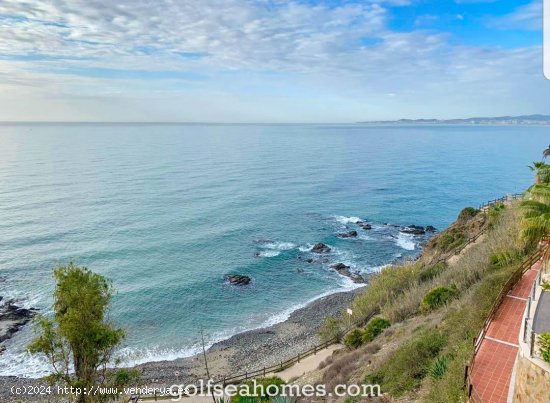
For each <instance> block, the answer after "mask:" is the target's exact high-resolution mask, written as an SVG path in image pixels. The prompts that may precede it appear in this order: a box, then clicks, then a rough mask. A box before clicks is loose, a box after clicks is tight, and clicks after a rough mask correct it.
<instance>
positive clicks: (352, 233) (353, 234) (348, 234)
mask: <svg viewBox="0 0 550 403" xmlns="http://www.w3.org/2000/svg"><path fill="white" fill-rule="evenodd" d="M338 236H339V237H340V238H355V237H356V236H357V231H355V230H353V231H350V232H344V233H342V234H338Z"/></svg>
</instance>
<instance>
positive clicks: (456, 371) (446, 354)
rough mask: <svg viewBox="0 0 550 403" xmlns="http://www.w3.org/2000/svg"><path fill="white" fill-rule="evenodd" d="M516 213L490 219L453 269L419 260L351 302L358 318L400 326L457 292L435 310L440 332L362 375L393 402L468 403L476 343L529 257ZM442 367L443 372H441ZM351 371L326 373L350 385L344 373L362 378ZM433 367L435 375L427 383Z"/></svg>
mask: <svg viewBox="0 0 550 403" xmlns="http://www.w3.org/2000/svg"><path fill="white" fill-rule="evenodd" d="M517 207H518V206H517V204H507V205H506V207H505V208H499V210H498V212H496V213H491V224H492V225H491V227H490V229H489V231H488V233H487V234H486V235H485V236H484V237H483V238H480V240H479V241H478V242H476V243H475V244H473V245H472V246H470V247H469V248H468V249H467V250H465V251H463V253H461V255H460V256H459V257H458V259H453V262H452V263H450V264H439V265H437V266H434V265H429V266H426V265H423V264H422V263H421V262H422V261H419V262H415V263H409V264H405V265H403V266H393V267H388V268H386V269H384V270H382V271H381V272H380V273H379V274H378V275H376V276H374V277H373V278H372V280H371V282H370V283H369V286H368V287H367V288H366V290H365V292H364V293H363V294H361V295H359V296H358V297H357V298H356V299H355V301H354V302H353V311H354V317H355V318H356V319H359V320H360V319H365V320H366V318H369V317H371V316H372V315H374V314H382V315H383V316H384V317H386V318H388V319H389V320H390V321H391V322H392V323H397V322H402V321H404V320H406V319H409V318H413V317H419V315H423V313H422V311H421V306H422V301H423V299H424V297H425V296H426V295H427V294H428V293H429V292H430V290H433V289H435V288H437V287H452V288H453V290H456V292H457V298H456V299H454V300H449V301H447V303H446V304H444V305H443V306H440V307H436V308H435V309H436V310H437V315H440V316H439V317H441V318H442V319H441V321H440V322H439V324H438V325H437V326H436V327H429V326H428V327H427V328H426V329H423V330H421V331H419V332H413V334H412V335H411V336H409V337H408V341H406V342H404V343H401V345H399V346H398V348H397V349H396V350H395V351H394V352H392V353H391V354H387V355H386V356H385V358H384V359H383V361H382V362H381V363H379V365H378V367H377V368H375V369H374V370H373V369H370V368H369V369H368V370H367V369H366V368H365V369H364V370H365V372H366V375H367V380H369V381H379V382H380V383H381V384H382V391H383V392H389V393H390V394H391V395H393V396H401V395H403V394H406V393H408V392H411V391H412V390H415V389H417V388H419V387H422V388H425V393H423V394H422V395H424V396H425V400H426V401H428V402H461V401H465V391H464V389H463V382H464V366H465V365H466V363H467V362H468V360H469V358H470V356H471V353H472V348H471V345H472V339H473V337H474V336H476V335H477V333H478V331H479V329H480V328H481V326H482V324H483V322H484V320H485V318H486V316H487V314H488V312H489V310H490V308H491V306H492V304H493V303H494V301H495V300H496V298H497V296H498V294H499V293H500V290H501V288H502V286H503V285H504V283H505V282H506V280H507V279H508V277H509V276H510V274H511V273H512V272H514V271H515V270H516V269H517V267H518V266H519V264H520V261H521V260H522V259H523V258H524V257H525V252H524V251H523V249H522V245H520V244H519V243H518V242H517V239H518V233H519V230H520V221H521V220H520V214H519V209H518V208H517ZM479 214H485V213H484V212H481V213H479ZM440 252H441V253H442V254H443V253H445V251H443V250H440ZM442 361H445V365H444V366H441V365H438V363H440V362H442ZM346 364H347V365H343V363H339V365H338V367H339V368H338V371H336V369H335V368H331V367H330V366H329V371H331V373H332V375H334V376H336V375H337V378H338V379H339V380H342V379H345V378H346V374H345V373H346V371H347V370H349V371H354V372H355V373H357V370H358V368H357V366H356V365H350V363H346ZM434 366H436V367H437V376H432V377H427V375H428V374H429V373H431V372H433V368H434ZM363 368H364V367H363Z"/></svg>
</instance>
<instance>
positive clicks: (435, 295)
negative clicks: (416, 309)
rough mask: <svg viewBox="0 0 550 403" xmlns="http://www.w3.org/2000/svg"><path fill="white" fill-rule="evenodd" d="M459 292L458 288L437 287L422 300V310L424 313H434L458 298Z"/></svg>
mask: <svg viewBox="0 0 550 403" xmlns="http://www.w3.org/2000/svg"><path fill="white" fill-rule="evenodd" d="M457 294H458V290H457V289H456V287H452V288H449V287H436V288H434V289H432V290H431V291H430V292H428V293H427V294H426V295H425V296H424V299H423V300H422V306H421V309H422V311H424V312H427V311H432V310H434V309H437V308H439V307H440V306H442V305H445V304H447V303H448V302H450V301H452V300H453V299H454V298H456V296H457Z"/></svg>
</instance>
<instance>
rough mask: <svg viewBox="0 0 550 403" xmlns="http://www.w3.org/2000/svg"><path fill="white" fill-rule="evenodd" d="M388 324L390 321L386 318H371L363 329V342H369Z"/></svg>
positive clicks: (389, 324)
mask: <svg viewBox="0 0 550 403" xmlns="http://www.w3.org/2000/svg"><path fill="white" fill-rule="evenodd" d="M390 326H391V323H390V321H389V320H387V319H384V318H373V319H371V321H370V322H369V323H368V325H367V327H365V331H364V332H363V342H365V343H369V342H371V341H373V340H374V339H375V337H376V336H378V335H379V334H380V333H382V332H383V331H384V329H386V328H388V327H390Z"/></svg>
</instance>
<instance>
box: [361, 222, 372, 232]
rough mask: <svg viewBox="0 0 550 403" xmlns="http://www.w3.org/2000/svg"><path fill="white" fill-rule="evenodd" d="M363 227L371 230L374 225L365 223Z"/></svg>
mask: <svg viewBox="0 0 550 403" xmlns="http://www.w3.org/2000/svg"><path fill="white" fill-rule="evenodd" d="M361 228H363V229H364V230H366V231H368V230H371V229H372V225H370V224H363V225H361Z"/></svg>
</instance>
